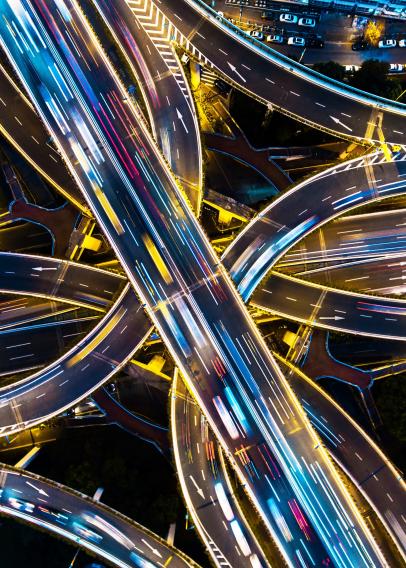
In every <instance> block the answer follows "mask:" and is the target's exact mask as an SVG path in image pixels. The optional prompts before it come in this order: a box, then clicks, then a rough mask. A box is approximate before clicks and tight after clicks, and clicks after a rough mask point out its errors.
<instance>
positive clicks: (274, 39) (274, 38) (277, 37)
mask: <svg viewBox="0 0 406 568" xmlns="http://www.w3.org/2000/svg"><path fill="white" fill-rule="evenodd" d="M266 41H268V42H269V43H283V37H282V36H281V35H275V34H273V35H269V36H267V37H266Z"/></svg>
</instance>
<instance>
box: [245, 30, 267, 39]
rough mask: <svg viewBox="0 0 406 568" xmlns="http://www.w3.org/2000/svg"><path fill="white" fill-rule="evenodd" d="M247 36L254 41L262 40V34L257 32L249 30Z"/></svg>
mask: <svg viewBox="0 0 406 568" xmlns="http://www.w3.org/2000/svg"><path fill="white" fill-rule="evenodd" d="M248 35H249V36H250V37H254V38H255V39H261V40H262V39H264V34H263V33H262V32H259V31H257V30H250V31H249V32H248Z"/></svg>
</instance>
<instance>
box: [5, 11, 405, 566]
mask: <svg viewBox="0 0 406 568" xmlns="http://www.w3.org/2000/svg"><path fill="white" fill-rule="evenodd" d="M131 4H137V3H136V2H131V3H130V5H131ZM167 4H168V5H169V4H170V3H169V2H167ZM72 6H73V7H72V10H73V11H74V12H75V8H74V5H73V4H72ZM76 16H77V17H78V18H79V21H80V15H78V14H75V17H76ZM45 20H46V17H45ZM80 25H81V26H82V27H83V30H84V31H85V33H88V31H87V30H86V26H85V24H84V23H83V22H81V23H80ZM215 25H216V26H217V23H215ZM220 27H221V26H220ZM201 29H202V28H201V27H200V30H201ZM58 33H59V32H58ZM250 49H251V48H250ZM255 50H256V48H255V49H253V50H252V51H254V52H255ZM96 52H97V50H96ZM33 63H34V64H35V61H34V62H33ZM20 65H21V66H24V62H22V61H20ZM101 65H105V66H106V65H107V64H106V62H102V63H101ZM106 68H107V69H108V73H112V72H111V70H110V68H109V67H108V65H107V67H106ZM230 69H231V67H230ZM44 80H45V78H44ZM113 83H114V82H113ZM116 88H118V92H119V91H120V88H119V87H117V86H116ZM29 90H30V89H29ZM111 92H113V93H114V87H113V91H111ZM31 95H33V93H32V92H31ZM36 96H37V99H36V101H37V104H38V105H39V103H38V101H39V100H40V97H39V95H38V93H37V95H36ZM34 98H35V97H34ZM354 100H355V99H352V103H353V101H354ZM353 104H355V103H353ZM357 104H359V101H358V100H357ZM367 106H368V105H367ZM39 108H40V105H39ZM77 111H78V109H76V111H75V112H77ZM380 112H381V111H380ZM41 113H42V116H43V117H44V111H43V109H42V110H41ZM45 114H46V113H45ZM127 118H128V116H127ZM47 121H49V122H48V127H49V128H50V130H51V131H52V132H54V134H55V130H54V129H52V128H51V126H50V125H51V124H52V119H51V118H50V115H49V113H48V118H47ZM390 122H391V111H387V109H385V111H384V124H383V130H385V129H386V128H387V126H386V125H387V124H388V123H390ZM89 124H90V123H89ZM337 124H338V123H337ZM363 126H365V125H363ZM82 128H83V126H82ZM393 132H394V131H393ZM99 134H100V133H99ZM139 136H141V137H142V142H141V139H139V140H140V143H142V144H143V145H144V148H145V145H146V144H147V146H148V144H149V142H148V134H147V132H146V131H145V130H143V129H142V127H141V128H140V129H139ZM363 136H364V135H362V137H363ZM54 138H55V140H57V141H58V142H59V144H60V147H62V146H63V145H62V137H61V136H60V135H59V139H58V136H56V135H54ZM64 148H65V150H64V152H66V151H67V146H66V145H65V146H64ZM148 150H149V152H150V154H149V156H150V159H152V160H153V167H154V172H156V170H160V171H161V172H162V174H161V175H162V177H159V180H161V181H162V178H165V176H166V174H165V166H164V164H163V163H160V161H159V159H158V160H156V159H155V161H154V158H153V148H152V147H151V146H148ZM95 151H96V150H95ZM141 155H142V156H143V158H144V159H146V155H145V153H142V154H141ZM399 156H400V159H399V163H402V162H401V154H399ZM82 157H83V156H82ZM65 159H68V158H67V154H65ZM377 160H378V162H380V161H381V159H380V158H379V156H378V157H377ZM68 161H69V159H68ZM146 164H147V169H148V168H149V172H145V170H144V168H145V164H144V165H143V166H144V167H142V165H141V163H140V162H139V161H138V166H139V167H140V168H141V169H142V171H143V172H144V173H145V175H146V176H147V179H151V178H152V177H153V176H154V173H153V171H152V170H151V169H150V164H149V163H148V160H146ZM390 164H392V162H391V163H390ZM396 164H397V162H396ZM379 165H380V163H379ZM385 166H386V164H384V165H382V166H380V167H381V169H384V168H385ZM357 168H358V169H359V170H360V171H361V172H362V174H361V175H364V174H365V176H369V177H367V182H369V185H368V187H369V190H368V191H365V193H366V195H365V201H367V200H369V199H371V200H372V199H380V198H382V193H383V191H385V193H390V194H392V195H396V194H399V193H401V192H402V188H403V184H402V182H399V181H398V180H397V177H399V176H400V175H401V174H399V171H398V166H397V165H396V166H392V167H391V168H389V167H388V168H386V169H387V170H388V174H387V176H388V179H389V180H390V181H389V182H388V181H387V179H386V177H385V180H384V181H385V183H387V184H388V185H385V186H383V184H382V185H381V186H380V185H379V184H380V183H381V179H379V180H376V175H375V173H374V169H375V163H374V157H373V156H372V157H368V158H366V159H365V162H364V163H362V164H361V165H358V166H355V167H351V166H350V167H349V170H346V171H352V172H354V171H355V174H353V175H358V173H359V172H358V169H357ZM379 172H380V173H381V171H380V170H379ZM74 175H75V177H76V180H77V181H79V180H80V182H79V183H80V185H81V186H82V188H83V187H84V185H86V184H85V182H84V178H83V177H82V178H81V177H80V172H79V173H78V172H75V174H74ZM167 179H169V178H167ZM371 180H372V181H371ZM155 183H159V182H158V181H155ZM166 183H167V182H166ZM170 186H171V183H169V185H167V189H168V188H169V189H168V191H171V190H170ZM173 188H174V186H172V189H173ZM386 190H388V191H386ZM98 191H99V192H100V190H96V195H97V198H98V200H99V203H97V201H94V200H93V201H92V198H91V197H89V194H86V195H87V198H88V199H90V203H91V206H92V208H93V210H97V214H96V216H97V217H98V219H99V221H100V222H101V223H102V226H104V228H105V229H106V233H107V234H108V235H109V236H110V238H111V240H112V241H114V242H115V241H118V242H119V241H121V240H122V237H121V235H122V234H123V233H125V232H126V230H128V231H129V233H130V235H133V231H135V230H136V227H135V226H134V227H133V226H131V228H130V226H129V225H128V224H127V222H126V229H124V227H123V225H122V219H125V217H126V214H123V215H117V214H114V212H113V213H112V212H111V210H110V209H108V205H105V206H106V208H107V209H108V211H110V216H107V218H106V216H105V215H104V214H103V212H101V211H100V203H101V204H102V205H103V204H106V201H105V199H107V204H108V199H110V200H111V201H112V202H113V211H114V210H116V208H117V207H118V205H117V203H116V201H115V198H113V196H112V195H109V197H108V198H105V197H104V198H103V195H101V194H100V193H97V192H98ZM102 193H103V192H102ZM362 193H364V192H362ZM157 195H159V194H157ZM174 195H176V188H175V192H174ZM385 196H386V195H385ZM113 199H114V201H113ZM161 199H162V197H161ZM175 199H177V200H178V201H177V203H178V207H180V209H179V211H180V210H182V209H183V211H185V209H184V208H183V204H182V197H181V196H179V195H177V197H176V198H175ZM362 199H364V195H362ZM353 200H357V201H358V196H357V195H352V194H351V196H350V199H348V200H347V201H345V198H341V201H343V203H342V204H341V202H340V198H339V199H338V202H339V203H338V205H339V206H340V208H341V205H342V207H343V208H342V210H341V212H342V211H345V210H346V208H348V209H350V208H352V207H353V204H352V201H353ZM126 206H127V207H131V204H130V203H128V202H127V203H126ZM165 207H166V208H167V205H165ZM110 208H111V205H110ZM333 209H334V208H333ZM117 210H118V209H117ZM330 213H331V211H330ZM328 214H329V212H327V215H326V218H325V219H323V220H322V221H320V222H325V220H327V219H328ZM330 216H331V215H330ZM310 218H311V217H309V219H310ZM102 219H103V221H102ZM184 219H185V221H184V223H185V224H184V227H186V226H187V222H190V219H189V221H186V220H187V219H188V215H187V211H186V215H185V217H184ZM260 219H263V217H261V216H260ZM313 221H314V219H313V220H312V222H313ZM262 222H263V221H261V223H262ZM307 222H308V223H310V221H309V220H307ZM318 223H319V220H317V221H316V222H314V223H313V225H316V226H317V224H318ZM281 226H282V225H281V224H280V225H279V226H278V229H280V228H281ZM311 226H312V225H309V226H307V225H306V222H304V223H303V224H299V225H298V227H295V228H293V229H292V231H293V234H292V233H291V232H290V231H286V235H285V233H283V237H285V238H284V239H283V240H282V239H277V241H276V244H277V246H276V247H275V249H276V250H275V249H274V250H272V253H273V254H270V255H268V256H267V258H266V261H267V262H269V263H270V266H271V265H272V264H273V262H274V260H275V259H276V257H278V256H279V255H280V254H282V252H283V250H287V248H288V247H289V246H291V245H292V244H293V243H294V242H295V240H297V239H298V238H299V236H302V235H303V234H305V233H306V232H307V231H308V230H310V227H311ZM107 227H108V229H107ZM190 227H193V231H195V236H194V237H192V238H197V239H199V238H200V243H201V244H200V250H204V249H205V246H206V245H205V244H204V238H203V239H202V238H201V236H199V231H198V228H197V227H196V225H194V224H193V222H192V224H191V225H190ZM303 227H304V230H302V229H303ZM250 228H252V227H250ZM295 229H296V231H295ZM114 231H115V233H114ZM113 234H115V237H114V238H113V237H112V235H113ZM117 234H118V235H119V237H117ZM133 238H134V240H135V241H136V242H137V238H136V237H135V236H134V235H133ZM138 238H139V237H138ZM142 238H143V237H142ZM280 241H282V242H280ZM251 242H252V241H251ZM144 243H145V246H146V247H147V248H148V246H151V245H150V244H149V243H150V241H148V240H145V239H144ZM137 246H138V245H137ZM269 246H270V247H272V246H273V243H270V245H269ZM113 247H114V248H115V250H116V252H117V254H118V256H119V258H120V259H121V260H122V262H123V261H124V262H123V263H124V265H125V266H127V268H128V266H129V265H128V261H127V260H126V258H127V254H128V252H127V251H126V249H125V248H122V246H119V245H117V243H115V245H114V244H113ZM140 250H141V249H140ZM123 255H124V256H123ZM130 257H131V255H129V257H128V258H130ZM209 257H210V253H209V256H208V257H206V261H205V262H207V261H208V259H209ZM144 259H146V260H148V256H146V257H145V256H144ZM149 262H150V261H149ZM209 262H211V263H213V261H209ZM261 264H262V263H261ZM240 268H241V270H242V267H241V266H240ZM261 268H262V266H261ZM152 270H153V269H152ZM212 270H213V269H212ZM266 271H267V270H266ZM162 272H163V274H162V273H161V274H157V273H156V274H155V276H154V277H153V279H154V280H156V281H161V282H162V285H163V286H164V287H165V288H168V289H169V288H171V284H172V283H173V275H172V274H173V273H172V270H171V271H169V272H166V271H165V270H163V271H162ZM213 274H215V275H216V278H218V280H219V281H220V280H221V281H222V282H224V284H225V287H224V284H223V283H222V284H221V286H222V287H223V291H224V292H225V293H226V294H227V291H226V290H228V293H229V291H230V288H227V284H226V282H227V280H226V279H224V276H225V275H224V274H223V273H222V272H221V269H220V271H219V274H218V273H217V271H214V272H213ZM145 275H146V272H145V273H144V279H145ZM256 276H257V275H256V274H255V277H256ZM129 277H130V280H131V282H132V283H133V285H134V286H135V288H136V290H137V292H138V293H139V294H140V295H141V297H142V298H143V299H145V300H147V297H148V294H147V292H146V290H147V288H148V287H145V282H143V278H141V281H142V282H143V283H141V282H140V280H139V279H138V280H137V277H135V276H134V274H133V273H132V272H131V271H130V273H129ZM244 277H245V275H244ZM250 277H251V275H250ZM247 281H248V284H247V285H248V289H249V287H250V286H251V282H250V278H248V279H247ZM189 289H190V285H189ZM209 291H210V290H209ZM126 293H128V294H130V291H129V288H128V286H127V287H126V288H125V291H124V292H123V297H124V296H125V294H126ZM210 293H211V294H212V292H210ZM214 293H220V289H219V290H217V291H216V290H215V289H214ZM221 293H223V292H221ZM149 295H150V294H149ZM243 296H244V294H243ZM134 297H135V296H134ZM218 299H220V297H218ZM128 301H129V302H131V300H128ZM150 301H151V300H150V299H149V300H147V301H146V302H145V304H146V305H147V306H148V309H147V311H148V313H149V315H150V317H151V318H152V319H153V321H154V323H156V324H157V326H158V329H160V331H161V334H162V335H163V337H164V338H166V342H167V343H169V344H171V342H170V340H169V336H170V335H171V333H172V334H173V333H174V331H173V330H174V328H173V325H172V327H171V326H169V329H168V327H167V326H166V325H165V317H164V318H163V319H162V318H161V319H159V317H158V316H157V312H153V311H152V310H151V306H150V305H149V302H150ZM215 303H217V302H215ZM235 305H236V306H238V302H237V304H235ZM116 306H117V304H116ZM116 306H115V307H116ZM133 306H134V307H133V308H132V309H134V310H135V309H136V308H135V300H133ZM177 307H178V309H180V310H181V311H182V309H183V310H184V309H185V308H184V307H182V308H180V307H179V305H178V306H177ZM112 311H113V314H112V316H110V317H112V318H113V319H112V321H114V323H116V319H117V318H118V317H119V318H120V322H121V318H124V317H125V315H126V313H124V314H123V313H122V312H120V311H119V308H116V311H115V310H114V308H113V310H112ZM161 311H162V309H161ZM135 313H138V311H136V312H135ZM139 313H140V314H142V313H143V312H142V311H141V310H139ZM163 314H164V316H165V313H164V312H163ZM105 318H106V319H105V321H104V322H103V325H106V323H107V321H108V318H109V314H108V315H107V316H105ZM114 318H116V319H114ZM179 321H181V320H178V324H177V325H179ZM103 325H102V326H101V327H100V328H99V327H97V330H96V333H97V332H98V331H99V330H100V331H101V328H102V327H103ZM107 325H108V324H107ZM222 325H223V324H222ZM182 327H183V329H184V324H183V326H182ZM123 329H124V328H123ZM224 329H225V328H223V330H224ZM163 330H166V331H165V332H164V331H163ZM101 333H102V332H101ZM175 335H176V334H175ZM99 339H100V338H99ZM99 339H96V340H95V339H94V338H89V339H87V341H84V342H83V343H81V345H84V344H85V343H87V342H88V345H89V346H90V351H91V350H92V347H93V346H95V345H96V346H97V347H98V346H99V345H102V341H104V340H105V337H102V338H101V339H100V340H99ZM189 339H190V338H189ZM92 342H95V343H92ZM103 345H104V344H103ZM80 349H81V347H80V348H79V354H80V355H81V353H80ZM82 349H84V350H85V351H86V353H85V355H84V356H85V357H87V356H88V355H89V356H90V351H89V349H88V347H86V348H82ZM172 349H173V345H172ZM184 349H185V345H184ZM181 350H182V348H181ZM173 351H175V352H176V349H173ZM183 355H184V354H183ZM73 357H74V356H73ZM199 357H200V355H199ZM127 358H128V355H127ZM80 359H81V357H79V358H78V359H73V360H74V363H71V364H70V365H68V367H72V366H74V365H75V364H76V361H77V360H80ZM175 360H177V362H178V364H179V366H180V367H181V369H182V371H183V374H184V375H185V376H187V372H185V369H186V367H185V365H184V364H183V365H182V363H181V360H182V356H181V355H180V354H179V351H178V353H177V354H176V356H175ZM110 364H111V363H110ZM272 364H273V363H272ZM203 365H204V363H203ZM198 366H199V365H198ZM58 372H59V371H58ZM277 373H278V372H277ZM279 378H280V380H282V377H281V376H279ZM282 384H283V382H282ZM193 387H194V388H195V389H196V386H195V385H191V384H190V383H189V388H192V390H193ZM287 392H289V391H287ZM194 394H195V395H196V397H197V399H198V400H199V402H200V404H201V405H202V406H203V408H205V405H204V404H203V402H202V399H201V398H200V397H199V396H197V391H196V390H194ZM14 413H16V414H17V416H18V413H19V410H18V407H17V408H14ZM206 414H208V415H209V417H210V413H209V412H207V408H206ZM298 416H299V417H300V416H301V415H300V413H299V415H298ZM299 419H302V418H299ZM211 423H212V426H213V427H214V428H215V430H216V433H217V435H218V436H219V437H220V439H221V440H222V442H223V446H224V447H226V448H227V444H226V443H225V442H224V440H225V438H226V437H227V432H226V431H224V428H223V433H222V435H221V436H220V432H219V429H218V427H216V425H215V424H214V423H213V421H212V422H211ZM226 430H227V428H226ZM305 430H307V426H305ZM228 434H230V432H228ZM231 438H232V436H231ZM229 457H231V456H229ZM234 466H237V464H236V463H235V462H234ZM240 475H241V473H240ZM242 478H243V479H244V476H242ZM334 483H336V481H334ZM251 491H253V492H254V493H255V487H252V488H251ZM339 491H340V490H339ZM251 495H253V493H251ZM303 499H304V496H303V495H302V500H303ZM255 500H256V502H257V503H258V501H257V499H255ZM304 500H305V499H304ZM305 501H306V500H305ZM257 506H258V505H257ZM308 506H309V504H307V507H308ZM258 508H259V509H260V510H261V512H262V514H263V515H264V517H267V515H266V514H265V513H264V510H263V509H262V508H261V507H260V506H258ZM268 520H269V519H268ZM271 522H272V521H271ZM361 526H362V525H361ZM319 530H320V529H319ZM273 531H275V528H273ZM315 548H317V547H315ZM371 551H374V552H371ZM283 553H284V554H286V552H285V551H284V552H283ZM353 553H354V551H353ZM335 554H336V552H335ZM355 554H357V553H355ZM371 554H372V555H374V554H377V551H376V549H375V550H374V546H373V545H372V547H371V549H370V551H369V552H368V553H367V556H366V557H367V558H368V556H369V555H371ZM377 557H379V554H377ZM364 558H365V557H364ZM378 562H380V561H378Z"/></svg>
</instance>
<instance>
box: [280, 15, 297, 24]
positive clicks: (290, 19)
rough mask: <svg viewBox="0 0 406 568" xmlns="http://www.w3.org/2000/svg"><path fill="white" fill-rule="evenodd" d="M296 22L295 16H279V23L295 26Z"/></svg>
mask: <svg viewBox="0 0 406 568" xmlns="http://www.w3.org/2000/svg"><path fill="white" fill-rule="evenodd" d="M297 20H298V17H297V16H295V14H281V15H280V16H279V21H280V22H285V23H287V24H297Z"/></svg>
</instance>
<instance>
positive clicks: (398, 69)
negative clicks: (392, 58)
mask: <svg viewBox="0 0 406 568" xmlns="http://www.w3.org/2000/svg"><path fill="white" fill-rule="evenodd" d="M404 70H405V66H404V65H402V63H391V64H390V65H389V73H402V71H404Z"/></svg>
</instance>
